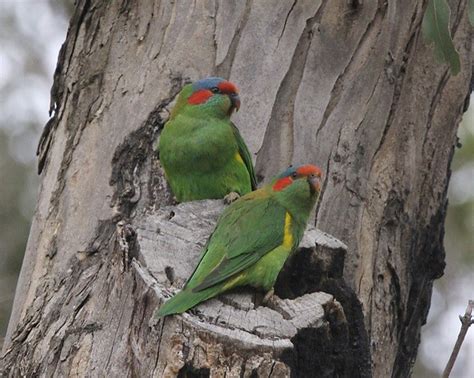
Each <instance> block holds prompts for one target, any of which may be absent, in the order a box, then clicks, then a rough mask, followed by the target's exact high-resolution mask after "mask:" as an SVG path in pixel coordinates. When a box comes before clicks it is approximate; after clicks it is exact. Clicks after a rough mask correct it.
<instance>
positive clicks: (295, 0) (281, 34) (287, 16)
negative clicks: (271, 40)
mask: <svg viewBox="0 0 474 378" xmlns="http://www.w3.org/2000/svg"><path fill="white" fill-rule="evenodd" d="M297 2H298V0H293V4H291V8H290V10H289V12H288V13H287V15H286V17H285V22H284V23H283V28H282V29H281V33H280V36H279V37H278V41H277V45H276V48H278V46H279V45H280V40H281V37H283V33H285V29H286V24H287V22H288V18H289V17H290V14H291V12H293V9H295V6H296V3H297Z"/></svg>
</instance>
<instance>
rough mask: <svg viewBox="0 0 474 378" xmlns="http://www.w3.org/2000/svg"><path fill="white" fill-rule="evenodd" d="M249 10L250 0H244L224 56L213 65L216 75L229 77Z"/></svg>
mask: <svg viewBox="0 0 474 378" xmlns="http://www.w3.org/2000/svg"><path fill="white" fill-rule="evenodd" d="M250 11H251V0H246V2H245V10H244V14H243V16H242V19H241V21H240V23H239V26H238V27H237V31H236V33H235V34H234V36H233V38H232V41H231V43H230V46H229V50H228V51H227V54H226V57H225V58H224V60H223V61H222V63H220V64H218V65H217V66H216V67H215V72H216V75H217V76H221V77H223V78H229V77H230V74H231V72H232V65H233V64H234V61H235V55H236V53H237V47H238V45H239V42H240V37H241V35H242V31H243V30H244V29H245V26H246V25H247V22H248V19H249V16H250Z"/></svg>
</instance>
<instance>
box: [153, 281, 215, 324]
mask: <svg viewBox="0 0 474 378" xmlns="http://www.w3.org/2000/svg"><path fill="white" fill-rule="evenodd" d="M219 289H220V288H219V287H215V286H214V287H210V288H208V289H206V290H202V291H199V292H197V293H194V292H193V291H192V289H190V288H186V289H184V290H183V291H181V292H179V293H178V294H176V295H175V296H174V297H172V298H170V299H168V300H167V301H166V302H165V303H164V304H163V305H162V306H161V307H160V309H159V310H158V312H157V313H156V316H157V317H162V316H167V315H173V314H181V313H182V312H185V311H186V310H189V309H190V308H192V307H194V306H196V305H197V304H199V303H201V302H203V301H205V300H206V299H209V298H211V297H214V296H216V295H217V294H218V293H219V292H220V290H219Z"/></svg>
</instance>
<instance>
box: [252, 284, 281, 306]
mask: <svg viewBox="0 0 474 378" xmlns="http://www.w3.org/2000/svg"><path fill="white" fill-rule="evenodd" d="M279 300H280V298H279V297H278V296H277V295H276V294H275V290H274V289H273V288H271V289H270V290H269V291H267V292H266V294H265V295H264V296H263V298H262V296H261V294H260V295H257V296H256V297H255V308H257V307H259V306H261V305H264V306H267V307H270V308H274V307H275V306H276V304H277V302H278V301H279Z"/></svg>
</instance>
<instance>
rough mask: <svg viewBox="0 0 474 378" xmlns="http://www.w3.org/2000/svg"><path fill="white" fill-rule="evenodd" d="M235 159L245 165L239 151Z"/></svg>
mask: <svg viewBox="0 0 474 378" xmlns="http://www.w3.org/2000/svg"><path fill="white" fill-rule="evenodd" d="M234 159H235V160H237V161H238V162H239V163H241V164H244V165H245V163H244V160H243V159H242V156H240V154H239V153H238V152H237V153H236V154H235V156H234Z"/></svg>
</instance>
